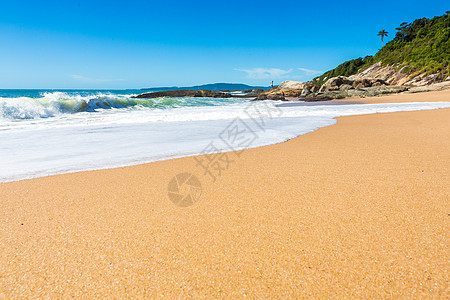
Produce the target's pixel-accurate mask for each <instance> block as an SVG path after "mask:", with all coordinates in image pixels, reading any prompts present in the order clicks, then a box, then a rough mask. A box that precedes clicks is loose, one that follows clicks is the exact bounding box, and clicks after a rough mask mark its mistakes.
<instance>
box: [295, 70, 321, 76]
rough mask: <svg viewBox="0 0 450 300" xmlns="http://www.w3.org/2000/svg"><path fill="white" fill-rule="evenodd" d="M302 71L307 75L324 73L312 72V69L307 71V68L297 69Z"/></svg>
mask: <svg viewBox="0 0 450 300" xmlns="http://www.w3.org/2000/svg"><path fill="white" fill-rule="evenodd" d="M297 69H299V70H300V71H303V72H305V73H306V75H316V74H320V73H323V72H322V71H316V70H310V69H306V68H297Z"/></svg>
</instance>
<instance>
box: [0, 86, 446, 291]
mask: <svg viewBox="0 0 450 300" xmlns="http://www.w3.org/2000/svg"><path fill="white" fill-rule="evenodd" d="M443 94H445V93H442V92H441V94H437V95H434V96H433V95H432V94H431V93H422V94H403V95H407V97H409V98H404V97H405V96H403V95H394V96H387V98H389V99H392V98H391V97H400V98H401V99H409V101H408V102H414V101H420V99H423V100H422V101H439V100H437V99H443V100H441V101H449V100H450V99H449V98H448V93H447V94H446V95H447V96H445V95H444V96H442V95H443ZM424 96H425V97H424ZM439 97H441V98H439ZM446 97H447V98H446ZM383 98H384V97H377V98H370V99H369V98H366V99H362V101H365V102H369V101H384V100H383ZM371 99H372V100H371ZM373 99H375V100H373ZM358 101H359V100H358ZM386 101H387V100H386ZM397 101H401V100H398V99H397ZM391 102H395V101H391ZM449 120H450V109H440V110H431V111H418V112H399V113H389V114H374V115H363V116H352V117H344V118H338V124H337V125H333V126H329V127H325V128H321V129H319V130H317V131H315V132H313V133H310V134H307V135H304V136H301V137H299V138H296V139H293V140H290V141H288V142H286V143H282V144H278V145H272V146H266V147H261V148H257V149H250V150H245V151H244V152H242V154H241V155H240V156H239V157H238V156H236V155H235V154H234V153H228V155H229V158H230V159H232V160H233V162H231V163H230V165H229V167H228V169H226V170H223V172H222V174H221V176H220V177H218V178H217V180H216V181H215V182H213V181H212V180H211V178H210V177H208V175H203V172H202V170H201V169H200V168H199V167H198V166H196V161H195V160H194V159H193V158H192V157H188V158H181V159H174V160H169V161H163V162H156V163H151V164H145V165H138V166H133V167H125V168H118V169H110V170H99V171H90V172H81V173H74V174H66V175H57V176H51V177H44V178H38V179H32V180H25V181H19V182H11V183H4V184H0V199H1V201H0V228H1V230H0V298H1V297H8V298H10V297H33V298H36V297H80V296H83V297H89V298H90V297H95V296H97V297H120V298H123V297H134V298H141V297H166V298H167V297H175V296H181V297H202V298H225V297H227V298H229V297H230V298H231V297H236V298H244V297H246V296H247V297H251V298H286V297H295V298H299V297H303V298H306V297H308V298H311V297H312V298H322V297H329V298H373V297H377V298H387V297H389V298H391V297H402V298H422V297H427V298H447V299H448V297H449V296H450V293H449V290H448V277H449V274H448V273H449V268H448V257H449V256H448V254H449V247H448V241H449V232H450V231H449V218H450V216H449V213H450V212H449V209H448V207H449V194H450V193H449V186H450V184H449V183H450V180H449V167H450V163H449V162H450V154H449V153H450V152H449V149H450V121H449ZM183 172H189V173H192V174H194V176H196V178H198V180H199V181H200V182H201V185H202V190H201V196H200V197H199V198H198V202H197V203H195V204H194V205H192V206H190V207H186V208H183V207H179V206H177V205H174V203H172V202H171V200H170V199H169V196H168V193H167V188H168V185H169V182H170V181H171V179H172V178H173V177H174V176H175V175H177V174H179V173H183ZM185 191H189V190H185Z"/></svg>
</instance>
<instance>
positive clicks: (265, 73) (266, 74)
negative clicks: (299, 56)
mask: <svg viewBox="0 0 450 300" xmlns="http://www.w3.org/2000/svg"><path fill="white" fill-rule="evenodd" d="M235 70H236V71H241V72H245V73H247V78H251V79H279V78H286V77H287V76H286V75H287V74H289V73H291V72H292V71H293V69H289V70H282V69H277V68H271V69H267V68H254V69H250V70H247V69H235Z"/></svg>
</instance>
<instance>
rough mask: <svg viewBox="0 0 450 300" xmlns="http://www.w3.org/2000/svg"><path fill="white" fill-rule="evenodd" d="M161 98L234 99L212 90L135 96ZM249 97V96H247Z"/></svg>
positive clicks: (175, 91)
mask: <svg viewBox="0 0 450 300" xmlns="http://www.w3.org/2000/svg"><path fill="white" fill-rule="evenodd" d="M160 97H208V98H232V97H233V96H232V95H231V94H229V93H223V92H217V91H210V90H198V91H192V90H174V91H162V92H152V93H144V94H141V95H137V96H134V97H133V98H160ZM247 97H248V96H247Z"/></svg>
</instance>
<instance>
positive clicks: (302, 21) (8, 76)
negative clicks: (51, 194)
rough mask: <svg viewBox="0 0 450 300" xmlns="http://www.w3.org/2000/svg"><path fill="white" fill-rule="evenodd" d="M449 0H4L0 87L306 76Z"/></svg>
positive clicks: (364, 51) (370, 48) (0, 6)
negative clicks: (406, 0) (378, 34)
mask: <svg viewBox="0 0 450 300" xmlns="http://www.w3.org/2000/svg"><path fill="white" fill-rule="evenodd" d="M449 9H450V6H449V5H448V0H446V1H408V2H404V1H398V2H394V1H345V2H342V1H290V0H286V1H245V0H241V1H235V0H228V1H195V0H192V1H169V0H166V1H137V0H128V1H114V0H111V1H96V0H91V1H86V0H59V1H45V0H42V1H39V0H34V1H21V0H14V1H13V0H10V1H8V0H1V1H0V88H105V89H109V88H118V89H122V88H141V87H151V86H172V85H179V86H181V85H195V84H202V83H213V82H236V83H237V82H239V83H247V84H253V85H269V83H270V81H271V80H274V82H275V83H279V82H281V81H284V80H286V79H292V80H300V81H306V80H309V79H311V78H313V77H315V76H317V75H319V73H321V72H324V71H327V70H329V69H331V68H333V67H335V66H336V65H338V64H340V63H342V62H343V61H345V60H349V59H352V58H357V57H360V56H365V55H373V54H375V53H376V51H377V50H378V49H379V48H380V47H381V42H380V39H379V37H378V36H377V33H378V31H379V30H381V29H386V30H387V31H388V32H389V33H390V34H389V36H388V40H390V39H391V38H392V37H393V36H394V35H395V27H397V26H398V25H399V24H400V23H402V22H403V21H407V22H410V21H413V20H414V19H416V18H421V17H428V18H429V17H433V16H436V15H442V14H444V13H445V11H446V10H449Z"/></svg>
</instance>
